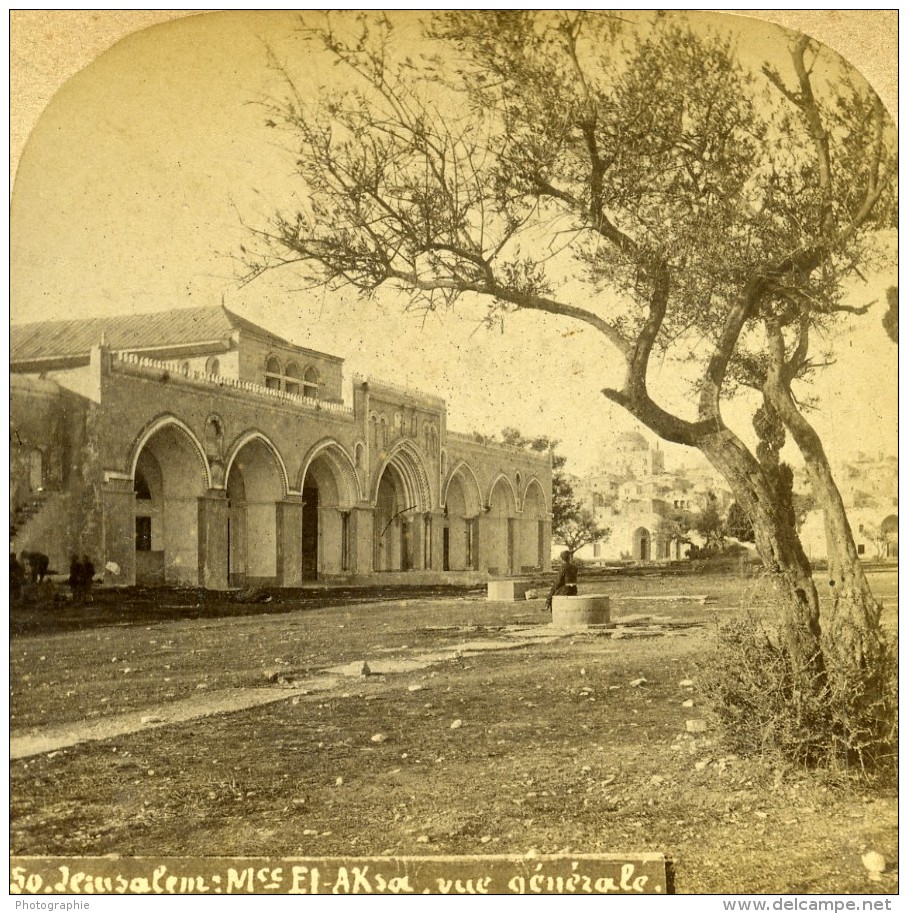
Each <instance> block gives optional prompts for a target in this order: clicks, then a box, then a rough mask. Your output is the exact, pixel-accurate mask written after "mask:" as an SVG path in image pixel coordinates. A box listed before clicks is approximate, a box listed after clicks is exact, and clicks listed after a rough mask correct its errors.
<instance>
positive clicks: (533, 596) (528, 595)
mask: <svg viewBox="0 0 908 914" xmlns="http://www.w3.org/2000/svg"><path fill="white" fill-rule="evenodd" d="M524 596H525V597H526V598H527V599H528V600H535V599H537V598H538V596H539V591H538V590H528V591H527V592H526V593H525V594H524ZM489 840H491V838H490V839H489ZM483 841H485V839H483Z"/></svg>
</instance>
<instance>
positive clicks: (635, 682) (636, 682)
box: [631, 676, 646, 689]
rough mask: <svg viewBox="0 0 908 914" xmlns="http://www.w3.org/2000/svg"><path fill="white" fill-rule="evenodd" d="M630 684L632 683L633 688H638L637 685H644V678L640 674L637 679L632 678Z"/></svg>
mask: <svg viewBox="0 0 908 914" xmlns="http://www.w3.org/2000/svg"><path fill="white" fill-rule="evenodd" d="M631 685H632V686H633V687H634V688H635V689H636V688H639V687H640V686H642V685H646V679H644V678H643V677H642V676H641V677H640V678H639V679H632V680H631Z"/></svg>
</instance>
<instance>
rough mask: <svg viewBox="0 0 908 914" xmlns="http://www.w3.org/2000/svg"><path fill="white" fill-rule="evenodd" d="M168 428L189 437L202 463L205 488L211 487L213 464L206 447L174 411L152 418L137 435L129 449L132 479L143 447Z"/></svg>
mask: <svg viewBox="0 0 908 914" xmlns="http://www.w3.org/2000/svg"><path fill="white" fill-rule="evenodd" d="M168 428H173V429H177V430H179V431H180V432H182V433H183V434H184V435H185V436H186V437H187V438H188V439H189V442H190V443H191V445H192V448H193V450H194V451H195V453H196V454H197V456H198V458H199V461H200V462H201V464H202V469H203V474H204V481H205V488H206V489H210V488H211V466H210V465H209V463H208V457H207V456H206V454H205V448H204V447H203V446H202V442H201V441H199V439H198V438H197V437H196V434H195V432H194V431H193V430H192V429H191V428H190V427H189V426H188V425H187V424H186V423H185V422H183V420H182V419H178V418H177V417H176V416H174V415H173V414H172V413H164V414H162V415H160V416H157V417H156V418H154V419H152V420H151V422H149V423H148V424H147V425H145V427H144V428H143V429H142V431H141V432H139V434H138V435H137V436H136V438H135V440H134V441H133V443H132V446H131V447H130V451H129V463H128V469H127V472H128V473H129V477H130V479H135V476H136V465H137V464H138V462H139V455H140V454H141V453H142V449H143V448H144V447H145V445H146V444H148V442H149V441H150V440H151V438H152V437H153V436H154V435H156V434H157V433H158V432H161V431H164V430H166V429H168Z"/></svg>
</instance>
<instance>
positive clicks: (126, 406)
mask: <svg viewBox="0 0 908 914" xmlns="http://www.w3.org/2000/svg"><path fill="white" fill-rule="evenodd" d="M184 310H186V311H188V312H192V311H193V309H184ZM214 311H215V313H214V314H209V313H207V312H206V314H205V315H202V316H199V315H198V314H192V313H189V314H183V312H182V311H180V312H175V313H173V314H172V315H170V316H169V317H168V322H169V325H170V326H171V327H176V326H180V327H182V328H183V329H182V330H181V331H180V332H181V333H184V334H186V335H191V334H193V333H198V334H199V342H198V344H197V346H196V345H195V344H193V346H195V348H193V346H190V345H188V344H186V345H184V346H183V354H182V355H181V357H180V360H179V361H178V362H171V361H165V360H163V359H162V360H155V359H154V358H152V357H151V356H150V355H148V354H147V353H148V352H149V351H150V350H145V351H144V352H143V353H142V354H133V353H130V352H129V351H128V339H129V338H130V337H129V336H128V334H127V335H125V336H124V337H123V339H124V343H121V344H120V345H122V346H123V348H122V349H119V348H118V351H117V352H112V351H110V350H108V349H106V348H104V347H95V348H94V349H93V350H92V351H91V352H90V353H87V354H86V357H85V364H84V366H83V367H84V377H83V376H80V375H79V374H78V372H79V371H80V370H82V369H79V368H78V367H76V368H73V367H72V366H67V365H63V364H62V363H61V368H66V371H65V372H64V373H61V374H60V375H59V377H55V376H54V375H53V372H48V373H47V378H44V379H31V378H28V379H27V380H24V381H21V382H18V383H17V384H16V385H14V387H15V390H16V391H17V393H16V395H15V396H14V397H11V423H12V426H13V427H14V428H15V430H16V433H17V436H18V438H17V452H16V461H15V466H14V467H13V466H12V462H11V492H12V493H13V494H12V495H11V513H12V511H13V510H14V509H15V507H16V505H15V501H16V499H17V498H18V499H19V500H21V501H23V502H25V501H26V499H27V498H28V497H29V495H30V494H31V492H32V491H33V490H34V489H35V487H36V486H38V482H39V477H40V478H41V479H42V480H44V479H46V480H47V481H46V482H45V486H47V487H49V488H50V492H49V493H45V497H46V501H47V503H48V504H53V505H54V506H55V507H54V510H56V511H60V505H61V504H63V505H65V510H66V514H65V516H63V517H54V516H52V514H53V511H51V510H50V509H48V517H47V518H46V519H45V518H42V519H41V521H42V522H41V524H37V522H31V521H30V523H29V531H31V535H32V539H31V540H28V539H27V538H26V537H23V535H22V534H21V533H19V532H18V531H17V535H18V536H19V537H22V538H21V539H19V540H18V541H17V542H16V543H15V544H14V545H15V546H16V547H17V548H19V549H29V548H31V549H38V550H40V551H44V552H48V553H53V554H54V556H60V557H61V558H60V559H59V560H57V559H55V562H56V563H57V564H59V561H63V562H64V566H63V567H65V561H66V557H67V556H68V555H69V554H70V553H71V552H72V551H78V552H79V553H80V554H83V553H85V554H89V555H90V556H91V558H92V560H93V561H94V564H95V566H96V567H97V568H99V569H100V568H108V571H107V574H108V576H109V578H110V582H111V583H116V584H118V585H123V584H132V583H135V582H140V583H149V584H150V583H165V584H179V585H191V586H200V587H205V588H211V589H225V588H228V587H243V586H249V585H253V584H254V585H269V586H285V587H296V586H300V585H305V584H306V583H307V582H310V581H314V580H318V581H320V582H324V581H327V582H331V581H362V582H368V581H375V582H377V581H383V580H400V581H417V580H419V581H426V582H439V581H443V580H454V581H460V580H471V581H475V580H482V579H484V578H485V577H486V576H487V575H488V574H489V573H496V574H508V573H514V574H519V573H520V572H521V569H523V568H527V567H536V566H537V564H538V562H537V551H538V537H539V531H540V529H541V530H542V531H543V535H546V536H548V535H549V534H548V530H549V529H550V518H549V515H548V513H547V494H548V491H549V489H550V486H551V468H550V463H549V458H548V455H539V454H536V453H533V452H528V451H523V450H521V449H519V448H510V447H507V446H504V445H495V444H490V443H488V442H486V441H478V440H477V439H476V438H475V436H473V435H458V434H456V433H452V432H449V431H448V429H447V422H446V419H447V416H446V406H445V403H444V401H443V400H441V399H440V398H438V397H435V396H432V395H429V394H421V393H418V392H415V391H412V390H408V389H405V388H401V387H397V386H394V385H385V384H382V383H381V382H375V381H365V380H364V379H354V384H353V400H352V402H351V403H350V404H349V405H348V404H345V403H344V402H343V401H342V400H341V398H340V392H341V384H342V377H341V371H340V365H341V360H340V359H337V358H336V357H334V356H329V355H325V354H323V353H315V352H312V351H309V350H305V349H303V348H302V347H294V346H292V345H290V344H284V343H283V342H282V341H280V340H278V339H277V338H275V337H274V336H273V335H271V334H265V333H264V332H263V333H261V334H258V331H257V330H256V328H254V327H252V326H251V325H250V324H249V323H248V322H240V323H236V324H231V323H230V322H231V321H232V320H233V318H232V317H231V316H230V315H229V312H226V311H222V309H214ZM225 316H226V317H225ZM225 319H226V321H227V323H228V324H230V326H225V327H224V333H223V337H222V338H218V337H217V334H218V332H220V331H219V328H220V327H221V324H222V323H223V322H224V321H225ZM106 326H107V328H108V332H109V333H110V334H111V336H112V337H113V338H116V337H117V333H118V331H117V327H116V321H115V320H114V319H112V322H110V323H108V324H107V325H106ZM134 326H135V319H134V318H130V321H129V323H128V327H126V329H127V330H128V331H129V333H132V332H133V328H134ZM156 326H157V320H155V321H153V322H152V321H149V326H148V328H147V333H148V334H152V333H153V332H154V328H155V327H156ZM212 328H213V329H212ZM124 333H125V331H124ZM170 342H171V343H172V340H171V341H170ZM14 357H15V353H14ZM69 358H70V355H69V354H64V355H62V356H61V359H63V360H64V361H65V360H66V359H69ZM215 361H217V365H215ZM14 364H15V362H14ZM14 371H15V369H14ZM315 391H317V393H318V397H317V399H314V398H313V396H312V394H313V393H314V392H315ZM75 447H77V448H78V452H77V453H76V452H74V450H73V448H75ZM29 453H35V454H41V455H43V456H42V464H43V466H42V468H40V471H39V468H38V467H37V466H36V464H37V460H36V459H35V458H30V457H29ZM83 456H84V459H83V460H82V463H81V464H79V465H78V471H77V472H70V470H69V468H71V467H73V466H74V465H76V464H77V461H78V460H79V459H82V457H83ZM48 468H49V469H48ZM14 475H15V480H13V476H14ZM534 479H538V480H539V485H540V486H541V488H540V490H539V491H538V492H537V490H536V489H535V488H534V483H533V480H534ZM517 480H520V481H521V482H520V484H519V486H518V485H516V481H517ZM13 481H14V482H15V485H12V482H13ZM63 494H65V495H66V496H67V497H66V499H65V501H60V498H62V495H63ZM33 500H34V499H33ZM35 531H37V532H35ZM51 537H53V538H55V539H54V542H50V541H49V538H51Z"/></svg>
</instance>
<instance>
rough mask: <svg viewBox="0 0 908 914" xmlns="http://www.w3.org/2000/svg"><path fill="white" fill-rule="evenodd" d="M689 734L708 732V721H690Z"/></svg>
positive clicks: (700, 719) (688, 724) (699, 719)
mask: <svg viewBox="0 0 908 914" xmlns="http://www.w3.org/2000/svg"><path fill="white" fill-rule="evenodd" d="M686 727H687V732H688V733H705V732H706V721H705V720H703V719H702V718H698V719H696V720H689V721H688V722H687V724H686Z"/></svg>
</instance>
